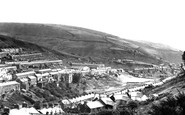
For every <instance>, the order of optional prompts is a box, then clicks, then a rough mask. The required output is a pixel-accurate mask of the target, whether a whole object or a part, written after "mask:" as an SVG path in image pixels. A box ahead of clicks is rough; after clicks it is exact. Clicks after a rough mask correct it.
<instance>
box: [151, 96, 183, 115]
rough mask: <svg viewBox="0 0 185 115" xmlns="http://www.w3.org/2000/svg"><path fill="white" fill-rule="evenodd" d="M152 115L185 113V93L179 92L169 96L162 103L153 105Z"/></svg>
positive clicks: (180, 114) (181, 114)
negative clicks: (176, 94)
mask: <svg viewBox="0 0 185 115" xmlns="http://www.w3.org/2000/svg"><path fill="white" fill-rule="evenodd" d="M148 114H150V115H185V94H184V93H179V95H178V96H175V97H174V96H170V97H167V99H166V100H163V101H161V102H160V104H154V105H152V107H151V111H149V112H148Z"/></svg>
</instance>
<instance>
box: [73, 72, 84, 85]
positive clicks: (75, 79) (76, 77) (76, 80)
mask: <svg viewBox="0 0 185 115" xmlns="http://www.w3.org/2000/svg"><path fill="white" fill-rule="evenodd" d="M81 77H82V75H81V74H80V73H74V75H73V81H72V82H73V83H79V82H80V79H81Z"/></svg>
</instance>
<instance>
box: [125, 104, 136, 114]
mask: <svg viewBox="0 0 185 115" xmlns="http://www.w3.org/2000/svg"><path fill="white" fill-rule="evenodd" d="M127 107H128V109H129V110H130V112H131V115H134V113H135V110H136V108H137V107H138V103H137V102H135V101H129V102H128V104H127Z"/></svg>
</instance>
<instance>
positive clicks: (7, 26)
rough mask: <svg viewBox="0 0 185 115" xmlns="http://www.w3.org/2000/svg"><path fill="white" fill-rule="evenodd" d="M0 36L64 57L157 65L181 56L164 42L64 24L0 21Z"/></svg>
mask: <svg viewBox="0 0 185 115" xmlns="http://www.w3.org/2000/svg"><path fill="white" fill-rule="evenodd" d="M0 35H3V36H7V37H11V38H12V39H14V40H18V41H21V42H27V43H31V44H35V45H37V46H39V47H41V48H45V49H48V50H50V51H53V52H55V53H57V54H61V55H63V59H64V60H69V59H72V58H74V59H78V60H83V59H84V60H86V61H91V62H97V63H100V62H101V63H105V64H113V60H117V59H130V60H136V61H141V62H146V63H151V64H160V63H163V62H165V61H167V62H172V63H180V62H181V55H182V52H181V51H178V50H174V49H173V48H170V47H166V46H165V45H161V44H160V45H159V44H154V43H151V42H143V41H142V42H141V41H132V40H127V39H123V38H119V37H117V36H114V35H110V34H107V33H103V32H98V31H95V30H90V29H85V28H80V27H72V26H64V25H54V24H28V23H27V24H26V23H0Z"/></svg>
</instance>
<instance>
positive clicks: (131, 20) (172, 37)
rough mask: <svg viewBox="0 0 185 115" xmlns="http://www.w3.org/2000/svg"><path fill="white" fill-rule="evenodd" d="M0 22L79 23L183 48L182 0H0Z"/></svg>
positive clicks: (184, 11)
mask: <svg viewBox="0 0 185 115" xmlns="http://www.w3.org/2000/svg"><path fill="white" fill-rule="evenodd" d="M0 22H26V23H53V24H62V25H71V26H78V27H84V28H89V29H93V30H97V31H102V32H106V33H109V34H113V35H116V36H119V37H121V38H126V39H131V40H145V41H151V42H156V43H163V44H167V45H170V46H172V47H173V48H176V49H180V50H185V40H184V39H185V0H0Z"/></svg>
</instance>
